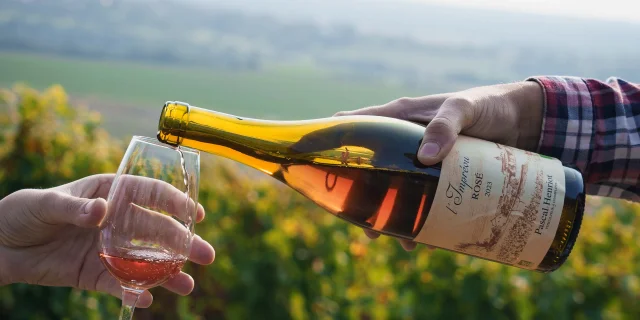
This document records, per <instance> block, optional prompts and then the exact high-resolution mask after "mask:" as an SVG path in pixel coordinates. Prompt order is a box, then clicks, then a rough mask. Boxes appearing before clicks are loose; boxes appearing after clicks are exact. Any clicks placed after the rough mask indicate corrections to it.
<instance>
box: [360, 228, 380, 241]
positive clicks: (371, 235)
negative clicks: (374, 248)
mask: <svg viewBox="0 0 640 320" xmlns="http://www.w3.org/2000/svg"><path fill="white" fill-rule="evenodd" d="M363 230H364V234H366V235H367V237H369V238H370V239H378V238H379V237H380V234H379V233H377V232H375V231H373V230H369V229H363Z"/></svg>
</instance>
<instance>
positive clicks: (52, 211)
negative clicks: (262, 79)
mask: <svg viewBox="0 0 640 320" xmlns="http://www.w3.org/2000/svg"><path fill="white" fill-rule="evenodd" d="M33 206H35V208H32V209H33V210H31V212H33V213H34V214H37V216H38V218H40V219H41V220H42V221H43V222H45V223H49V224H73V225H76V226H79V227H84V228H91V227H96V226H98V225H99V224H100V222H101V221H102V219H103V218H104V216H105V215H106V212H107V202H106V201H105V200H104V199H102V198H97V199H86V198H79V197H74V196H71V195H69V194H66V193H63V192H59V191H45V192H44V194H43V195H42V196H41V197H39V201H36V202H35V203H34V204H32V207H33Z"/></svg>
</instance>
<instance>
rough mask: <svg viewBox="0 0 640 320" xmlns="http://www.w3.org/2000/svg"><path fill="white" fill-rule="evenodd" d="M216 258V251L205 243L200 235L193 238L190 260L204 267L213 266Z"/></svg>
mask: <svg viewBox="0 0 640 320" xmlns="http://www.w3.org/2000/svg"><path fill="white" fill-rule="evenodd" d="M215 258H216V251H215V249H213V246H211V244H209V243H208V242H206V241H204V240H203V239H202V238H201V237H200V236H199V235H195V236H193V242H192V243H191V254H190V255H189V260H191V261H193V262H195V263H197V264H202V265H208V264H212V263H213V260H215Z"/></svg>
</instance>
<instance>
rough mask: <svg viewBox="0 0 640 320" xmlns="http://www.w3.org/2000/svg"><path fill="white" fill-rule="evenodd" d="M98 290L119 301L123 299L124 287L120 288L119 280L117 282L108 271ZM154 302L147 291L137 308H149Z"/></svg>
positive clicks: (103, 274)
mask: <svg viewBox="0 0 640 320" xmlns="http://www.w3.org/2000/svg"><path fill="white" fill-rule="evenodd" d="M96 290H98V291H100V292H105V293H108V294H110V295H112V296H114V297H116V298H118V299H122V287H121V286H120V282H118V280H116V278H114V277H113V276H112V275H111V274H110V273H109V272H107V271H106V270H105V271H104V272H103V273H102V274H101V275H100V278H99V279H98V282H97V286H96ZM152 302H153V295H152V294H151V293H150V292H149V291H148V290H145V291H144V292H142V293H141V294H140V298H138V302H137V303H136V308H148V307H149V306H151V303H152Z"/></svg>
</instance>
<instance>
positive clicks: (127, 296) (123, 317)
mask: <svg viewBox="0 0 640 320" xmlns="http://www.w3.org/2000/svg"><path fill="white" fill-rule="evenodd" d="M142 292H143V290H138V289H131V288H126V287H122V308H120V320H131V319H132V318H133V310H134V309H135V308H136V303H138V298H140V294H142Z"/></svg>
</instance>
